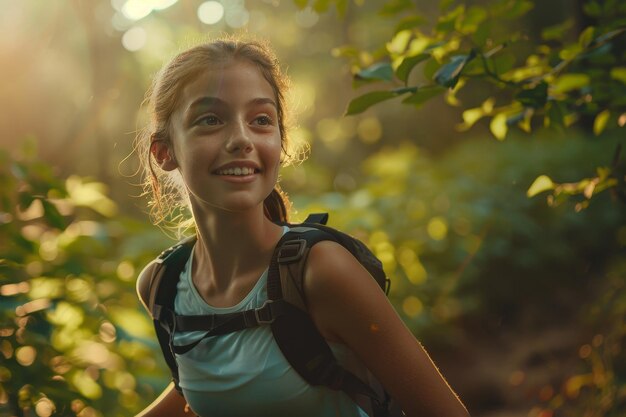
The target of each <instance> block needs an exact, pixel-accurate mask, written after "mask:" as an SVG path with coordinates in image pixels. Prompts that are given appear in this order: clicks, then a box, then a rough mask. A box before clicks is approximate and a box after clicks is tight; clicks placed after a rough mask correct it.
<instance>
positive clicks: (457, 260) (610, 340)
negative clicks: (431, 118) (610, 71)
mask: <svg viewBox="0 0 626 417" xmlns="http://www.w3.org/2000/svg"><path fill="white" fill-rule="evenodd" d="M617 142H619V139H616V138H613V139H609V138H607V139H606V141H605V142H603V143H601V144H598V143H594V142H593V141H589V140H585V139H581V138H580V137H570V138H567V139H560V140H554V139H553V140H547V139H545V138H544V139H543V140H541V139H537V140H535V141H521V140H519V139H517V140H516V139H510V140H508V141H506V142H504V143H495V142H490V141H473V142H471V143H470V142H467V143H466V144H464V145H463V146H461V147H459V148H457V149H455V150H453V151H451V152H450V153H448V154H446V155H443V156H441V157H439V158H436V159H435V158H432V157H429V156H428V155H426V154H424V152H423V151H422V150H420V149H419V148H417V147H416V146H414V145H413V144H411V143H406V144H404V145H403V146H402V147H400V148H397V149H391V148H388V149H384V150H383V151H381V152H380V153H378V154H376V155H373V156H371V157H370V158H368V159H367V160H366V161H365V162H364V164H363V167H362V169H361V170H360V173H359V178H360V182H361V183H360V184H359V185H358V186H356V187H355V191H352V192H348V193H338V192H330V193H324V194H321V195H318V196H303V195H297V196H295V197H294V198H295V199H296V200H295V205H296V207H298V208H300V209H301V210H302V212H303V213H307V212H311V211H320V210H329V211H330V212H331V217H330V218H331V223H333V224H334V225H335V226H337V227H339V228H342V229H344V230H350V231H351V232H352V233H353V234H354V235H356V236H358V237H360V238H362V239H363V240H364V241H366V242H367V244H368V245H369V246H370V247H371V248H372V249H373V250H374V252H375V253H376V254H377V256H378V257H380V258H381V260H382V261H383V263H384V266H385V270H386V271H387V272H388V274H390V277H391V280H392V286H391V289H392V292H391V298H392V300H393V302H394V304H395V305H396V307H397V310H398V311H399V312H400V313H401V314H402V316H403V319H404V320H405V322H406V323H407V324H408V325H409V326H410V328H411V329H412V330H413V331H414V332H415V334H416V335H417V336H418V337H419V338H420V340H422V341H423V342H424V343H425V344H426V346H429V347H430V348H431V349H432V348H433V347H437V348H436V349H435V350H438V349H442V350H444V351H445V350H447V349H455V347H457V348H458V353H457V355H458V356H461V357H463V356H467V355H468V352H467V349H468V348H467V345H466V343H469V345H470V346H472V345H475V343H476V342H477V340H476V339H477V338H478V339H480V338H488V340H493V339H494V338H497V336H494V335H498V334H502V333H505V334H506V333H507V332H513V333H518V332H519V333H520V334H523V333H524V332H527V331H529V330H528V329H532V332H533V333H532V334H536V332H538V331H540V329H555V328H567V327H569V326H571V325H572V324H571V323H572V322H579V321H580V323H582V324H580V325H577V326H578V327H577V331H578V332H581V333H584V334H590V336H589V339H588V340H586V341H584V342H583V343H582V345H581V347H580V349H583V351H584V352H587V350H589V349H591V350H592V351H593V352H594V353H593V354H589V355H587V356H580V357H579V352H577V350H578V349H579V348H578V347H577V346H576V345H575V343H576V342H570V343H572V344H573V346H571V348H570V349H571V351H569V352H563V353H562V354H561V357H562V358H566V357H567V355H571V356H573V357H574V359H576V360H578V362H577V364H576V365H575V366H572V367H570V368H565V369H563V370H559V371H556V370H555V372H554V375H551V376H550V379H540V378H537V379H532V378H529V382H526V383H525V384H524V385H523V386H522V387H520V390H521V389H525V390H526V392H534V391H535V390H536V391H537V392H538V393H541V390H542V389H543V388H544V385H546V384H553V385H550V387H552V388H550V390H551V391H549V392H550V395H549V396H547V395H545V393H546V392H548V391H547V388H545V390H544V391H543V392H544V394H542V395H537V397H535V398H534V401H535V404H536V407H535V409H534V411H533V412H535V411H536V412H537V414H536V415H539V413H540V412H541V411H546V413H547V412H549V411H551V412H555V410H557V409H558V410H559V411H560V410H563V411H566V410H574V409H584V410H600V409H604V410H608V409H607V407H613V408H614V411H613V414H611V413H608V412H607V414H593V415H607V416H618V415H620V413H623V412H624V410H626V404H624V396H623V392H624V389H625V386H624V377H625V376H626V373H625V370H624V369H622V368H623V367H621V366H620V365H617V364H618V362H617V358H621V357H622V356H623V353H622V351H621V350H620V349H619V348H617V347H616V346H618V345H619V343H621V342H623V340H624V333H623V326H622V325H621V324H617V323H618V322H619V320H620V319H618V317H622V318H623V315H622V313H620V312H618V311H621V307H618V304H616V303H620V301H617V300H618V299H619V300H621V299H622V298H623V296H624V277H625V275H624V270H623V267H624V265H623V261H622V260H621V258H622V254H623V250H624V247H626V216H625V213H624V212H623V210H619V207H620V204H619V203H618V204H616V202H615V201H613V199H612V198H611V196H610V195H609V194H604V195H603V196H601V197H597V198H595V199H594V200H588V199H587V198H586V197H584V196H581V198H583V200H580V201H585V202H587V204H588V208H587V209H586V210H583V211H576V210H572V207H574V206H575V205H576V204H579V203H580V201H579V202H577V201H575V200H574V201H571V200H567V201H563V202H562V204H561V205H559V206H555V207H548V206H546V204H545V203H544V202H543V201H542V200H541V199H539V198H537V197H534V198H528V197H527V196H526V195H525V193H524V190H526V189H527V188H528V187H529V185H530V184H531V183H532V182H533V177H534V175H535V173H536V171H537V170H540V171H544V172H546V173H548V174H549V176H550V177H552V178H555V179H558V180H560V181H563V182H566V181H568V180H569V179H570V178H580V177H581V176H585V175H588V173H589V172H593V169H594V168H593V167H594V166H595V165H597V164H601V163H603V162H604V158H605V156H606V153H607V150H611V149H613V148H614V147H615V145H616V143H617ZM609 288H611V290H609ZM605 297H610V298H611V297H613V298H614V299H615V300H614V301H611V303H612V304H607V303H606V302H605V301H603V300H604V298H605ZM613 298H612V299H613ZM619 305H621V304H619ZM604 317H614V320H613V319H612V321H610V322H608V321H606V320H605V318H604ZM596 335H600V336H597V337H596ZM527 337H528V336H527ZM530 337H532V336H530ZM594 337H595V339H594ZM591 339H594V340H595V342H592V340H591ZM600 339H602V340H604V343H605V344H603V343H600V342H598V340H600ZM594 343H595V345H594ZM524 344H528V345H532V342H531V341H529V340H526V339H524V340H523V341H520V343H519V345H518V347H517V348H518V349H519V348H520V347H521V346H524ZM587 345H589V346H587ZM460 346H464V347H460ZM535 349H536V350H535V351H531V352H530V353H525V354H527V355H528V356H529V357H531V358H532V357H534V358H539V359H533V360H532V362H529V363H530V364H529V363H522V364H520V365H519V366H520V368H519V369H520V370H519V371H517V373H518V374H520V375H526V374H532V373H533V372H535V373H540V372H545V369H546V367H548V366H555V365H554V364H551V365H550V364H549V363H548V362H547V361H549V360H555V359H554V356H553V353H551V351H550V350H549V348H548V347H544V348H540V347H536V348H535ZM542 349H545V350H542ZM514 355H515V353H514V352H510V356H511V357H510V358H509V359H507V361H508V362H507V365H506V366H511V365H510V362H513V361H514V359H513V356H514ZM520 355H521V354H520ZM543 358H545V361H546V362H544V359H543ZM550 358H551V359H550ZM594 358H595V359H594ZM612 358H615V361H613V359H612ZM529 361H530V360H529ZM533 363H534V365H532V364H533ZM491 366H493V363H492V365H491ZM541 370H543V371H541ZM568 372H569V373H568ZM591 375H595V376H593V377H592V376H591ZM472 378H474V377H472ZM491 378H493V376H491ZM504 378H508V375H506V376H505V377H504ZM501 382H502V383H503V384H504V387H503V388H496V387H494V388H493V389H491V392H492V394H493V393H495V392H497V391H500V390H503V391H506V393H503V394H501V395H502V396H506V395H511V394H510V392H511V390H513V391H514V390H515V387H511V386H507V384H509V382H508V381H506V379H505V380H503V381H501ZM533 384H537V385H533ZM496 385H498V387H499V386H500V383H496ZM607 393H608V394H607ZM609 394H610V397H606V395H609ZM494 395H495V394H494ZM520 396H521V394H520ZM523 398H524V400H523V403H522V404H520V406H521V407H523V406H527V407H528V409H530V407H531V406H532V403H529V402H528V394H525V395H524V397H523ZM564 403H567V404H568V405H567V406H565V405H563V404H564ZM560 405H563V407H562V408H559V406H560ZM565 415H567V414H565ZM572 415H577V414H572Z"/></svg>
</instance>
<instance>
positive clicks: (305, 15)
mask: <svg viewBox="0 0 626 417" xmlns="http://www.w3.org/2000/svg"><path fill="white" fill-rule="evenodd" d="M319 19H320V16H319V15H318V14H317V13H316V12H315V11H314V10H313V9H312V8H311V7H307V8H306V9H304V10H300V11H299V12H296V23H297V24H298V26H300V27H302V28H305V29H308V28H310V27H313V26H315V24H316V23H317V21H318V20H319Z"/></svg>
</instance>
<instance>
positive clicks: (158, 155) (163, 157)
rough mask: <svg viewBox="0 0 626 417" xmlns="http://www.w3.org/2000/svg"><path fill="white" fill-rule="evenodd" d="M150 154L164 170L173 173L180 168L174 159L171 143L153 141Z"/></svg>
mask: <svg viewBox="0 0 626 417" xmlns="http://www.w3.org/2000/svg"><path fill="white" fill-rule="evenodd" d="M150 153H151V154H152V156H153V157H154V159H155V160H156V162H157V164H159V167H161V169H162V170H164V171H172V170H174V169H176V168H178V164H177V163H176V158H174V153H173V152H172V149H171V147H170V145H169V143H166V142H165V141H162V140H155V141H153V142H152V143H151V144H150Z"/></svg>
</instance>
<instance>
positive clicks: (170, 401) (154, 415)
mask: <svg viewBox="0 0 626 417" xmlns="http://www.w3.org/2000/svg"><path fill="white" fill-rule="evenodd" d="M193 416H195V414H194V413H193V412H192V411H191V410H189V407H187V402H186V401H185V399H184V398H183V396H182V395H180V394H179V393H178V391H176V389H175V388H174V383H171V384H170V385H168V386H167V388H165V390H164V391H163V393H161V395H159V396H158V398H157V399H156V400H154V401H153V402H152V404H150V405H149V406H148V407H146V409H144V410H143V411H142V412H140V413H139V414H137V416H136V417H193Z"/></svg>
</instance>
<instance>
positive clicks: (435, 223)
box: [426, 216, 448, 240]
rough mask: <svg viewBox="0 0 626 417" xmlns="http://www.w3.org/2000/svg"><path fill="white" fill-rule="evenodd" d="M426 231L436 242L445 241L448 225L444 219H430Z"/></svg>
mask: <svg viewBox="0 0 626 417" xmlns="http://www.w3.org/2000/svg"><path fill="white" fill-rule="evenodd" d="M426 230H427V231H428V235H429V236H430V237H431V238H433V239H434V240H443V239H444V238H445V237H446V235H447V234H448V223H447V222H446V220H445V219H444V218H443V217H440V216H436V217H433V218H432V219H430V221H429V222H428V225H427V226H426Z"/></svg>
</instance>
